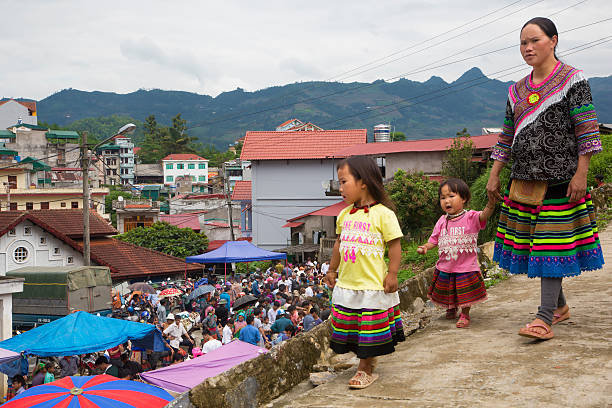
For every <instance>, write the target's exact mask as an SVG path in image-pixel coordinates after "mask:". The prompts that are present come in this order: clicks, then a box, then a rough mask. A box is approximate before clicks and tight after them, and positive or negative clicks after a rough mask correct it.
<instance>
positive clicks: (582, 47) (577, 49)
mask: <svg viewBox="0 0 612 408" xmlns="http://www.w3.org/2000/svg"><path fill="white" fill-rule="evenodd" d="M609 41H612V36H606V37H602V38H599V39H597V40H594V41H590V42H587V43H584V44H581V45H578V46H576V47H573V48H570V49H568V50H566V51H565V52H563V53H560V56H568V55H572V54H575V53H577V52H580V51H584V50H586V49H589V48H593V47H596V46H598V45H601V44H605V43H607V42H609ZM517 67H522V68H520V69H518V70H516V71H512V72H510V73H506V74H503V75H501V76H500V77H504V76H508V75H512V74H514V73H516V72H520V71H523V70H526V69H528V67H525V66H524V64H520V65H515V66H513V67H510V68H506V69H504V70H501V71H497V72H495V73H493V74H492V75H495V74H497V73H500V72H504V71H508V70H510V69H514V68H517ZM482 79H484V81H481V82H478V83H476V84H472V85H469V86H467V87H464V88H460V89H456V90H453V91H450V92H447V93H444V94H441V95H436V96H434V97H432V98H428V99H420V98H421V97H423V96H428V95H431V94H432V93H438V92H440V91H444V90H447V89H451V88H455V87H459V86H462V85H465V84H467V83H469V82H474V81H477V80H482ZM494 79H497V78H488V77H487V76H486V75H483V76H481V77H479V78H475V79H471V80H469V81H465V82H461V83H455V84H452V85H449V86H448V87H445V88H442V89H440V90H437V91H433V92H429V93H427V94H421V95H417V96H414V97H411V98H407V99H402V101H400V102H392V103H389V104H387V105H384V106H380V107H377V108H376V109H384V108H386V107H394V108H393V109H391V110H390V111H385V112H382V113H378V114H375V115H371V116H369V117H368V118H372V117H377V116H382V115H386V114H389V113H391V112H393V111H394V110H399V109H404V108H407V107H410V106H412V105H413V104H412V103H411V102H410V101H411V100H414V99H419V102H427V101H430V100H434V99H438V98H440V97H443V96H446V95H450V94H453V93H457V92H459V91H463V90H466V89H469V88H472V87H475V86H478V85H482V84H484V83H486V82H489V81H492V80H494ZM404 103H409V104H410V105H408V106H404V107H399V108H398V107H395V106H396V105H400V104H404ZM364 113H372V111H371V110H366V111H362V112H359V113H356V114H351V115H348V116H345V117H342V118H339V119H335V120H333V121H330V122H326V123H323V125H326V124H331V123H336V122H340V121H343V120H346V119H349V118H353V117H355V116H360V115H362V114H364Z"/></svg>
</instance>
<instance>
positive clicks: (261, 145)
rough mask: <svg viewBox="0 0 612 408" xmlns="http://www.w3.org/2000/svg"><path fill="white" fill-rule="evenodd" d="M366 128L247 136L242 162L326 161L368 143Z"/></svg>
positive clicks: (257, 132) (258, 132)
mask: <svg viewBox="0 0 612 408" xmlns="http://www.w3.org/2000/svg"><path fill="white" fill-rule="evenodd" d="M367 133H368V131H367V129H348V130H322V131H320V132H276V131H274V132H260V131H256V132H255V131H250V132H247V133H246V137H245V140H244V146H243V147H242V154H241V155H240V159H242V160H285V159H325V158H328V157H331V156H334V155H335V154H336V152H338V151H339V150H342V149H346V148H348V147H351V146H354V145H356V144H361V143H365V142H366V140H367Z"/></svg>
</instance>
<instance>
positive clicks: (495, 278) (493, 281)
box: [485, 268, 510, 289]
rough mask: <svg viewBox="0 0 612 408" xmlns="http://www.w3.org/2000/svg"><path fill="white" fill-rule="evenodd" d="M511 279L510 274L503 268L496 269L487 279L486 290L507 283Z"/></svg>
mask: <svg viewBox="0 0 612 408" xmlns="http://www.w3.org/2000/svg"><path fill="white" fill-rule="evenodd" d="M509 277H510V273H509V272H508V271H505V270H504V269H501V268H495V269H494V270H493V271H491V272H490V273H489V274H488V275H487V278H486V279H485V288H487V289H489V288H490V287H491V286H495V285H497V284H498V283H499V282H501V281H505V280H506V279H508V278H509Z"/></svg>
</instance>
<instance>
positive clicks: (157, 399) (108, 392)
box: [2, 374, 174, 408]
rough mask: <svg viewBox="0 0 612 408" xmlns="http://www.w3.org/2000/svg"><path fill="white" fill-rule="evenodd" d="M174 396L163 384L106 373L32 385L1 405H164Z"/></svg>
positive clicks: (12, 407) (85, 407) (18, 407)
mask: <svg viewBox="0 0 612 408" xmlns="http://www.w3.org/2000/svg"><path fill="white" fill-rule="evenodd" d="M173 399H174V398H172V396H171V395H170V394H168V392H167V391H165V390H162V389H161V388H157V387H154V386H152V385H149V384H144V383H140V382H136V381H128V380H120V379H118V378H116V377H113V376H110V375H106V374H103V375H96V376H93V377H64V378H62V379H61V380H57V381H53V382H50V383H47V384H43V385H39V386H36V387H32V388H30V389H28V390H26V391H24V392H22V393H21V394H19V395H18V396H16V397H15V398H13V399H12V400H10V401H9V402H7V403H5V404H4V405H2V408H67V407H70V408H117V407H130V408H132V407H133V408H162V407H164V406H165V405H166V404H168V402H170V401H172V400H173Z"/></svg>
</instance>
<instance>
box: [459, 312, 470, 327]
mask: <svg viewBox="0 0 612 408" xmlns="http://www.w3.org/2000/svg"><path fill="white" fill-rule="evenodd" d="M469 326H470V316H468V315H466V314H463V313H461V314H460V315H459V320H457V328H458V329H465V328H466V327H469Z"/></svg>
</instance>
